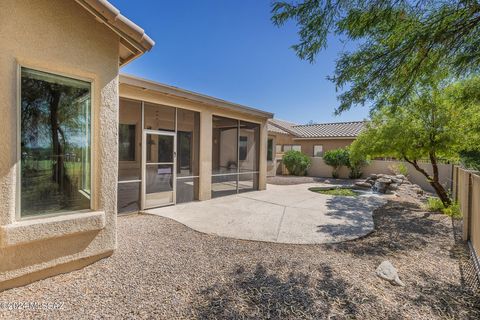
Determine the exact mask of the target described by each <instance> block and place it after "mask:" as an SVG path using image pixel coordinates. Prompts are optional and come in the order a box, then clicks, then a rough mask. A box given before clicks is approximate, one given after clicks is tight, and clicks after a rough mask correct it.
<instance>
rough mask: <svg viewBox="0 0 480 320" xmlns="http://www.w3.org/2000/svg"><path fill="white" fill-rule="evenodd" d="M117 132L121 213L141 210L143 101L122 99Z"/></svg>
mask: <svg viewBox="0 0 480 320" xmlns="http://www.w3.org/2000/svg"><path fill="white" fill-rule="evenodd" d="M118 129H119V133H118V189H117V190H118V191H117V211H118V213H128V212H136V211H138V210H140V198H141V193H140V192H141V188H140V186H141V181H142V180H141V179H142V143H141V141H142V102H141V101H136V100H129V99H124V98H120V108H119V127H118Z"/></svg>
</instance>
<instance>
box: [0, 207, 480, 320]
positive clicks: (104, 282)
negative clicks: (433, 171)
mask: <svg viewBox="0 0 480 320" xmlns="http://www.w3.org/2000/svg"><path fill="white" fill-rule="evenodd" d="M374 219H375V224H376V231H374V232H373V233H372V234H370V235H368V236H366V237H364V238H362V239H359V240H355V241H350V242H344V243H340V244H330V245H284V244H273V243H264V242H254V241H242V240H234V239H228V238H222V237H217V236H212V235H206V234H201V233H198V232H196V231H193V230H191V229H189V228H187V227H185V226H183V225H181V224H179V223H177V222H174V221H172V220H169V219H166V218H162V217H158V216H148V215H133V216H127V217H121V218H119V219H118V229H119V230H118V242H119V243H118V250H117V251H116V253H115V254H114V255H113V256H112V257H110V258H107V259H104V260H101V261H99V262H97V263H94V264H92V265H90V266H88V267H86V268H84V269H82V270H78V271H75V272H71V273H68V274H63V275H59V276H56V277H52V278H49V279H45V280H42V281H38V282H35V283H33V284H30V285H28V286H25V287H22V288H16V289H12V290H8V291H5V292H3V293H0V306H1V303H2V302H3V303H5V302H15V301H17V302H18V301H24V302H25V301H26V302H34V301H36V302H50V303H53V302H56V303H60V304H62V307H61V309H59V310H50V311H40V310H34V311H8V310H0V319H15V318H16V319H47V318H49V319H90V318H92V319H93V318H109V319H124V318H127V319H133V318H150V319H180V318H182V319H184V318H196V319H219V318H221V319H224V318H227V319H266V318H270V319H301V318H305V319H352V318H357V319H452V318H455V319H480V301H479V298H478V297H479V296H478V284H477V283H476V282H475V278H474V277H473V276H472V274H473V273H472V267H471V264H470V262H469V260H468V255H467V254H466V250H465V247H464V246H463V245H462V244H460V243H458V242H456V241H455V237H454V234H455V233H454V232H453V230H454V229H452V222H451V220H450V219H449V218H448V217H446V216H443V215H439V214H428V213H425V212H424V211H422V210H421V209H420V208H419V206H418V205H417V204H414V203H411V202H404V201H403V200H401V199H399V200H398V201H390V202H388V203H387V205H385V206H384V207H383V208H381V209H378V210H376V211H375V213H374ZM385 259H389V260H390V261H392V263H393V264H394V265H395V266H396V267H397V269H398V271H399V274H400V277H401V279H402V281H403V282H404V283H405V284H406V286H405V287H397V286H393V285H391V284H389V283H387V282H385V281H383V280H381V279H379V278H378V277H376V276H375V268H376V267H377V266H378V265H379V264H380V263H381V262H382V261H383V260H385Z"/></svg>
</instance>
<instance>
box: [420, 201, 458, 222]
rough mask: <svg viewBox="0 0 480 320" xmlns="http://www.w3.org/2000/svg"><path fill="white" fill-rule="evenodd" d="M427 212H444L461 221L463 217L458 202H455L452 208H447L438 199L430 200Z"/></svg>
mask: <svg viewBox="0 0 480 320" xmlns="http://www.w3.org/2000/svg"><path fill="white" fill-rule="evenodd" d="M427 210H428V211H432V212H442V213H443V214H445V215H447V216H449V217H452V218H455V219H460V218H461V217H462V212H461V211H460V205H459V204H458V202H454V203H452V204H451V205H450V206H448V207H445V206H444V205H443V203H442V201H441V200H440V199H439V198H436V197H431V198H428V201H427Z"/></svg>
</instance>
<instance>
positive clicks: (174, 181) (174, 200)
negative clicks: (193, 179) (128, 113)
mask: <svg viewBox="0 0 480 320" xmlns="http://www.w3.org/2000/svg"><path fill="white" fill-rule="evenodd" d="M149 134H150V135H157V136H170V137H173V162H158V163H157V162H156V163H154V164H155V165H159V164H168V165H172V170H173V174H172V194H173V195H172V202H171V203H168V204H165V205H161V206H157V207H163V206H168V205H175V204H176V203H177V134H176V132H172V131H162V130H150V129H143V133H142V194H141V210H146V209H152V208H155V207H149V208H146V206H145V204H146V203H145V196H146V191H147V181H146V178H147V174H146V169H147V135H149Z"/></svg>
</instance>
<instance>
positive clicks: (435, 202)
mask: <svg viewBox="0 0 480 320" xmlns="http://www.w3.org/2000/svg"><path fill="white" fill-rule="evenodd" d="M426 206H427V210H428V211H431V212H441V211H442V210H443V209H445V206H444V205H443V202H442V201H441V200H440V199H439V198H436V197H430V198H428V200H427V204H426Z"/></svg>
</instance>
